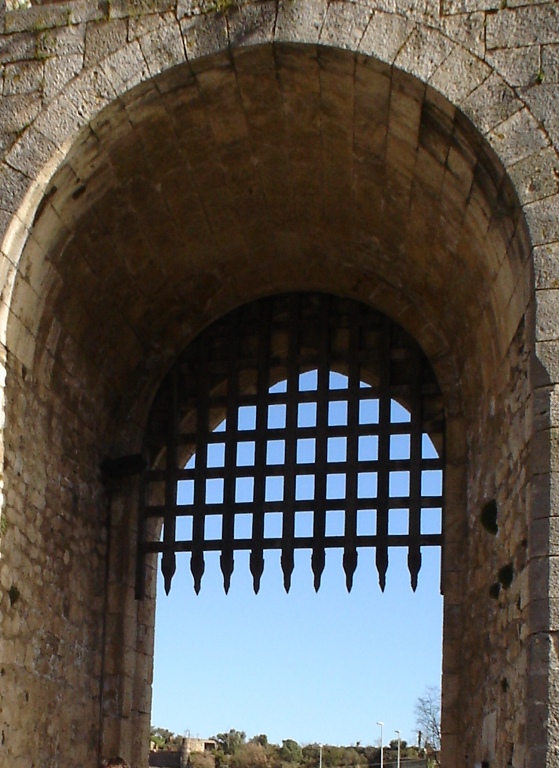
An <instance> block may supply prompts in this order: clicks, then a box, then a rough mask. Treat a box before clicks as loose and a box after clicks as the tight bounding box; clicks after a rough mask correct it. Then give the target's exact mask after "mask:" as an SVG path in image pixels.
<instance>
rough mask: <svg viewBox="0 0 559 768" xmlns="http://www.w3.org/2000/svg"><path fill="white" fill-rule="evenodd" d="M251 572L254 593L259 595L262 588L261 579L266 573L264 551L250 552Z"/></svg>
mask: <svg viewBox="0 0 559 768" xmlns="http://www.w3.org/2000/svg"><path fill="white" fill-rule="evenodd" d="M250 572H251V574H252V586H253V589H254V594H255V595H257V594H258V592H259V590H260V579H261V578H262V574H263V573H264V557H263V555H262V552H254V551H253V552H251V553H250Z"/></svg>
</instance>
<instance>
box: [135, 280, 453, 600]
mask: <svg viewBox="0 0 559 768" xmlns="http://www.w3.org/2000/svg"><path fill="white" fill-rule="evenodd" d="M443 433H444V422H443V410H442V404H441V397H440V393H439V390H438V387H437V383H436V380H435V377H434V375H433V373H432V370H431V368H430V366H429V363H428V362H427V360H426V358H425V356H424V354H423V352H422V351H421V349H420V348H419V346H418V345H417V344H416V343H415V341H414V340H413V339H412V338H411V337H410V336H409V335H407V334H406V333H405V332H404V331H403V330H402V328H400V327H399V326H398V325H396V324H395V323H393V322H392V321H391V320H389V318H387V317H386V316H385V315H383V314H380V313H379V312H376V311H374V310H372V309H370V308H369V307H367V306H365V305H362V304H360V303H357V302H354V301H350V300H345V299H339V298H336V297H333V296H329V295H324V294H288V295H282V296H276V297H271V298H266V299H262V300H259V301H256V302H253V303H251V304H249V305H246V306H244V307H241V308H240V309H238V310H236V311H234V312H232V313H230V314H229V315H227V316H226V317H225V318H223V319H222V320H220V321H219V322H217V323H215V324H214V325H212V326H211V327H210V328H208V329H207V330H206V331H204V332H203V333H202V334H200V336H199V337H198V338H197V339H196V340H195V341H194V342H193V343H192V344H191V345H190V346H189V347H188V349H187V350H186V351H185V352H184V353H183V354H182V356H181V357H180V358H179V360H178V361H177V362H176V363H175V365H174V366H173V368H172V369H171V371H170V372H169V374H168V375H167V377H166V379H165V380H164V382H163V384H162V386H161V388H160V390H159V393H158V395H157V397H156V399H155V401H154V404H153V406H152V410H151V416H150V420H149V424H148V429H147V433H146V446H145V448H146V451H147V454H148V455H149V456H150V465H149V468H148V469H146V470H145V471H144V473H143V482H142V499H141V504H140V512H139V525H138V531H139V534H138V572H137V593H138V596H139V597H141V596H142V595H143V591H144V578H145V577H144V570H145V558H146V555H147V554H148V553H154V552H157V553H162V558H161V568H162V572H163V576H164V580H165V589H166V591H167V592H169V589H170V586H171V580H172V578H173V575H174V573H175V569H176V553H177V552H190V553H191V558H190V568H191V571H192V575H193V579H194V588H195V590H196V592H198V591H199V589H200V585H201V580H202V576H203V573H204V566H205V563H204V553H205V552H208V551H218V552H219V553H220V566H221V570H222V573H223V579H224V587H225V590H226V591H227V590H228V589H229V585H230V581H231V575H232V573H233V568H234V553H235V551H237V550H249V551H250V570H251V574H252V577H253V583H254V590H255V591H256V592H258V589H259V586H260V580H261V576H262V573H263V569H264V552H265V551H266V550H274V549H275V550H281V568H282V572H283V578H284V585H285V589H286V590H289V588H290V584H291V576H292V572H293V569H294V552H295V550H297V549H307V550H310V551H311V553H312V554H311V565H312V571H313V574H314V584H315V588H316V589H318V588H319V586H320V580H321V575H322V572H323V570H324V565H325V550H326V549H327V548H341V549H342V550H343V568H344V572H345V576H346V584H347V588H348V590H350V589H351V586H352V582H353V576H354V573H355V569H356V567H357V560H358V550H359V549H360V548H363V547H374V548H375V549H376V567H377V570H378V576H379V583H380V587H381V589H384V587H385V583H386V571H387V567H388V553H389V549H390V548H391V547H406V548H407V550H408V567H409V571H410V576H411V585H412V587H413V589H415V588H416V586H417V577H418V573H419V570H420V567H421V548H422V547H425V546H440V545H441V543H442V503H443V500H442V468H443ZM395 517H397V518H398V519H399V520H402V519H404V520H405V525H404V528H405V529H406V530H405V532H403V531H402V530H398V531H396V532H394V530H393V528H394V526H393V525H392V521H393V518H395ZM161 521H162V523H163V527H162V535H159V534H160V533H161Z"/></svg>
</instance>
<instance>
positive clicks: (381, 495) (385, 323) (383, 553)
mask: <svg viewBox="0 0 559 768" xmlns="http://www.w3.org/2000/svg"><path fill="white" fill-rule="evenodd" d="M381 324H382V325H381V328H382V333H381V349H380V388H379V389H380V391H379V438H378V476H377V483H378V492H377V551H376V565H377V571H378V578H379V585H380V588H381V590H382V591H383V592H384V588H385V586H386V571H387V569H388V503H389V494H390V406H391V397H390V365H391V354H390V352H391V349H390V347H391V344H390V341H391V330H392V325H391V322H390V320H389V319H388V318H387V317H382V320H381Z"/></svg>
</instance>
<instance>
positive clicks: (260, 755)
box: [229, 741, 269, 768]
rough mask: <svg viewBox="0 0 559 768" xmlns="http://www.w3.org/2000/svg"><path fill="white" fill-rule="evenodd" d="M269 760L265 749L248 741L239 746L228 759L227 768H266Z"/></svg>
mask: <svg viewBox="0 0 559 768" xmlns="http://www.w3.org/2000/svg"><path fill="white" fill-rule="evenodd" d="M268 765H269V759H268V752H267V751H266V747H263V746H262V744H256V743H255V742H254V741H249V743H248V744H241V746H240V747H238V748H237V749H236V750H235V752H234V754H232V755H231V757H230V759H229V768H268Z"/></svg>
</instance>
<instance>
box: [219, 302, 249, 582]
mask: <svg viewBox="0 0 559 768" xmlns="http://www.w3.org/2000/svg"><path fill="white" fill-rule="evenodd" d="M241 313H242V310H239V311H238V312H235V314H234V316H233V317H231V318H230V322H229V323H228V324H227V331H226V334H227V353H226V354H227V363H226V371H227V403H226V406H225V435H224V440H225V457H224V469H223V508H222V509H223V514H222V525H221V555H220V558H219V564H220V567H221V573H222V575H223V589H224V590H225V594H227V593H228V592H229V587H230V586H231V576H232V575H233V569H234V568H235V556H234V539H235V513H234V504H235V486H236V471H235V470H236V467H237V447H238V436H239V432H238V429H239V425H238V417H239V365H240V359H239V345H240V339H241V337H243V336H244V323H243V319H244V318H243V317H242V314H241Z"/></svg>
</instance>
